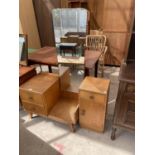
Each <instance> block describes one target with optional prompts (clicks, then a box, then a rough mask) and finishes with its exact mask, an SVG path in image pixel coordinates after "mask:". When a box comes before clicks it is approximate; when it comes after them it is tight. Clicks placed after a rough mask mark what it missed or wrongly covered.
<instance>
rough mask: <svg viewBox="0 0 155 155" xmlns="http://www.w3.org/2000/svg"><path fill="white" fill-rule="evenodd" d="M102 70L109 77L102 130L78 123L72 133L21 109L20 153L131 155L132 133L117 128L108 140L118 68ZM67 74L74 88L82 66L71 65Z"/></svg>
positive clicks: (133, 147)
mask: <svg viewBox="0 0 155 155" xmlns="http://www.w3.org/2000/svg"><path fill="white" fill-rule="evenodd" d="M43 70H44V71H46V70H47V68H46V67H44V66H43ZM38 72H39V68H38ZM104 73H105V78H108V79H110V80H111V83H110V93H109V100H108V112H107V119H106V129H105V132H104V133H97V132H94V131H90V130H87V129H83V128H80V127H79V125H77V131H76V132H75V133H72V132H70V129H69V127H68V126H67V125H65V124H61V123H58V122H55V121H52V120H50V119H47V118H43V117H39V116H36V117H34V118H33V119H32V120H29V117H28V114H27V113H26V112H25V111H23V110H22V109H21V110H20V112H19V116H20V155H61V154H63V155H103V154H104V155H134V152H135V135H134V133H130V132H127V131H123V130H117V133H116V140H114V141H112V140H111V139H110V135H111V125H112V117H113V113H114V106H115V101H116V97H117V91H118V84H119V83H118V74H119V68H116V67H105V71H104ZM91 74H93V73H91ZM99 76H100V75H99ZM71 77H72V80H71V81H72V83H73V84H74V85H76V86H77V87H78V86H79V85H80V83H81V81H82V79H83V71H82V68H81V67H80V66H79V67H76V68H72V69H71Z"/></svg>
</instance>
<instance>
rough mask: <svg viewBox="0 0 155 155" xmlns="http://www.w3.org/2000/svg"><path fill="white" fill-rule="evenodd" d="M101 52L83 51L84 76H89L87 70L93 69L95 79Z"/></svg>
mask: <svg viewBox="0 0 155 155" xmlns="http://www.w3.org/2000/svg"><path fill="white" fill-rule="evenodd" d="M101 54H102V52H100V51H94V50H85V63H84V64H85V75H84V76H89V70H90V69H93V68H94V67H95V77H97V70H98V60H99V57H100V56H101Z"/></svg>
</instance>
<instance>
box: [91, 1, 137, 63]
mask: <svg viewBox="0 0 155 155" xmlns="http://www.w3.org/2000/svg"><path fill="white" fill-rule="evenodd" d="M134 3H135V1H134V0H123V1H122V0H89V1H88V9H89V10H90V13H91V15H90V29H95V30H96V29H97V30H98V29H102V31H103V34H105V35H106V36H107V42H108V44H107V45H108V52H107V53H108V56H107V57H106V62H105V63H106V64H110V65H120V64H121V62H122V60H123V59H124V57H125V54H126V52H127V50H128V44H129V38H130V35H129V33H131V27H132V25H133V19H134V10H135V6H134Z"/></svg>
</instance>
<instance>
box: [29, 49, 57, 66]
mask: <svg viewBox="0 0 155 155" xmlns="http://www.w3.org/2000/svg"><path fill="white" fill-rule="evenodd" d="M28 60H29V61H30V62H33V63H38V64H44V65H55V66H57V65H58V59H57V52H56V48H55V47H49V46H46V47H43V48H40V49H38V50H36V51H35V52H34V53H31V54H29V55H28Z"/></svg>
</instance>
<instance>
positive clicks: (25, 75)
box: [19, 66, 36, 85]
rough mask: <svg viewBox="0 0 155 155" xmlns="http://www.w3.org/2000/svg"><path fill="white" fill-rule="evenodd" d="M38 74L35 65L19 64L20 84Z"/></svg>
mask: <svg viewBox="0 0 155 155" xmlns="http://www.w3.org/2000/svg"><path fill="white" fill-rule="evenodd" d="M35 75H36V70H35V67H26V66H19V85H21V84H23V83H24V82H26V81H27V80H29V79H30V78H31V77H33V76H35Z"/></svg>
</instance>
